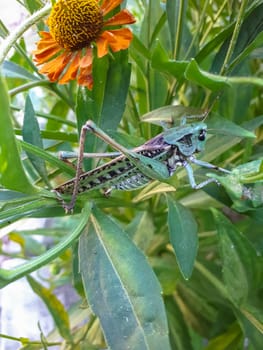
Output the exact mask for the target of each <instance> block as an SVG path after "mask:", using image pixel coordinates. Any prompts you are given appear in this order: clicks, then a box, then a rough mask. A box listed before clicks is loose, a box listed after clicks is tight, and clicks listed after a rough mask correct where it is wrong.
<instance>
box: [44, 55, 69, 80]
mask: <svg viewBox="0 0 263 350" xmlns="http://www.w3.org/2000/svg"><path fill="white" fill-rule="evenodd" d="M71 58H72V53H71V52H70V53H69V52H64V53H63V54H61V55H59V56H58V57H56V58H54V59H53V60H51V61H49V62H47V63H45V64H44V65H43V67H42V68H41V69H40V70H39V72H40V73H44V74H47V76H48V78H49V80H50V81H52V82H53V81H56V80H57V79H58V78H59V76H60V75H61V73H62V72H63V70H64V69H65V67H66V66H67V64H68V63H69V61H70V60H71Z"/></svg>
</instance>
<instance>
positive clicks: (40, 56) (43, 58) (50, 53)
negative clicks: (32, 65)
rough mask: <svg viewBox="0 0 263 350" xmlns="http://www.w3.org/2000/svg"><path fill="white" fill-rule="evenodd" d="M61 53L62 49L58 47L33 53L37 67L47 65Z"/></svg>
mask: <svg viewBox="0 0 263 350" xmlns="http://www.w3.org/2000/svg"><path fill="white" fill-rule="evenodd" d="M59 51H61V47H60V46H58V45H56V46H54V47H46V48H45V49H42V50H35V51H34V52H33V54H34V56H35V57H34V61H35V62H36V65H40V64H42V63H45V62H47V61H49V60H50V59H51V58H52V57H54V56H55V55H56V54H57V53H58V52H59Z"/></svg>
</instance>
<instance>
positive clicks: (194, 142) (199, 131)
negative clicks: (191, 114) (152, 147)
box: [163, 122, 207, 157]
mask: <svg viewBox="0 0 263 350" xmlns="http://www.w3.org/2000/svg"><path fill="white" fill-rule="evenodd" d="M206 132H207V126H206V124H205V123H203V122H200V123H195V124H191V125H181V126H179V127H175V128H172V129H169V130H167V131H165V132H164V134H163V138H164V141H165V142H167V143H168V144H170V145H174V146H176V147H177V148H178V150H179V152H180V153H181V154H182V155H184V156H186V157H189V156H191V155H193V154H194V153H198V152H202V151H203V150H204V147H205V142H206Z"/></svg>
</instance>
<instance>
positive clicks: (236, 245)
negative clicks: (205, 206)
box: [212, 209, 261, 307]
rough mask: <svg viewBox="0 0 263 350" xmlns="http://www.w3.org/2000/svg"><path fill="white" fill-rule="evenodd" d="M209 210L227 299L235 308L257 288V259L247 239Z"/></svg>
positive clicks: (258, 273) (214, 211) (223, 217)
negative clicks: (212, 217)
mask: <svg viewBox="0 0 263 350" xmlns="http://www.w3.org/2000/svg"><path fill="white" fill-rule="evenodd" d="M212 213H213V215H214V218H215V223H216V228H217V232H218V235H219V242H220V252H221V257H222V263H223V269H222V271H223V279H224V282H225V285H226V289H227V291H228V293H229V298H230V299H231V300H232V302H233V303H234V304H235V305H236V306H238V307H239V306H241V305H244V303H246V302H247V300H248V298H249V295H252V294H254V293H255V291H256V290H257V289H258V288H259V287H260V271H261V268H260V264H259V259H258V258H257V253H256V251H255V250H254V248H253V246H252V245H251V244H250V242H249V241H248V240H247V238H246V237H245V236H243V235H242V234H241V232H239V231H238V229H237V228H236V227H235V226H234V225H233V224H232V223H231V222H230V221H229V220H228V219H227V218H226V217H225V216H224V215H223V214H221V213H220V212H218V211H216V210H215V209H213V210H212Z"/></svg>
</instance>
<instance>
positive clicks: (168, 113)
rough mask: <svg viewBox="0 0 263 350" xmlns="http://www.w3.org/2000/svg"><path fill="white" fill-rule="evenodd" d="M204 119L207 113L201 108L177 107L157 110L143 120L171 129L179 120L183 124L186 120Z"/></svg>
mask: <svg viewBox="0 0 263 350" xmlns="http://www.w3.org/2000/svg"><path fill="white" fill-rule="evenodd" d="M204 117H205V112H204V111H202V110H201V109H200V108H194V107H185V106H180V105H177V106H164V107H160V108H157V109H155V110H153V111H151V112H148V113H146V114H144V115H143V116H142V117H141V120H142V121H143V122H148V123H153V124H156V125H160V126H162V127H163V126H165V127H169V126H171V125H174V124H178V120H179V121H180V122H182V120H183V119H184V118H185V119H186V120H187V119H189V120H190V121H191V120H195V119H199V120H200V119H203V118H204ZM179 124H180V123H179Z"/></svg>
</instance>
